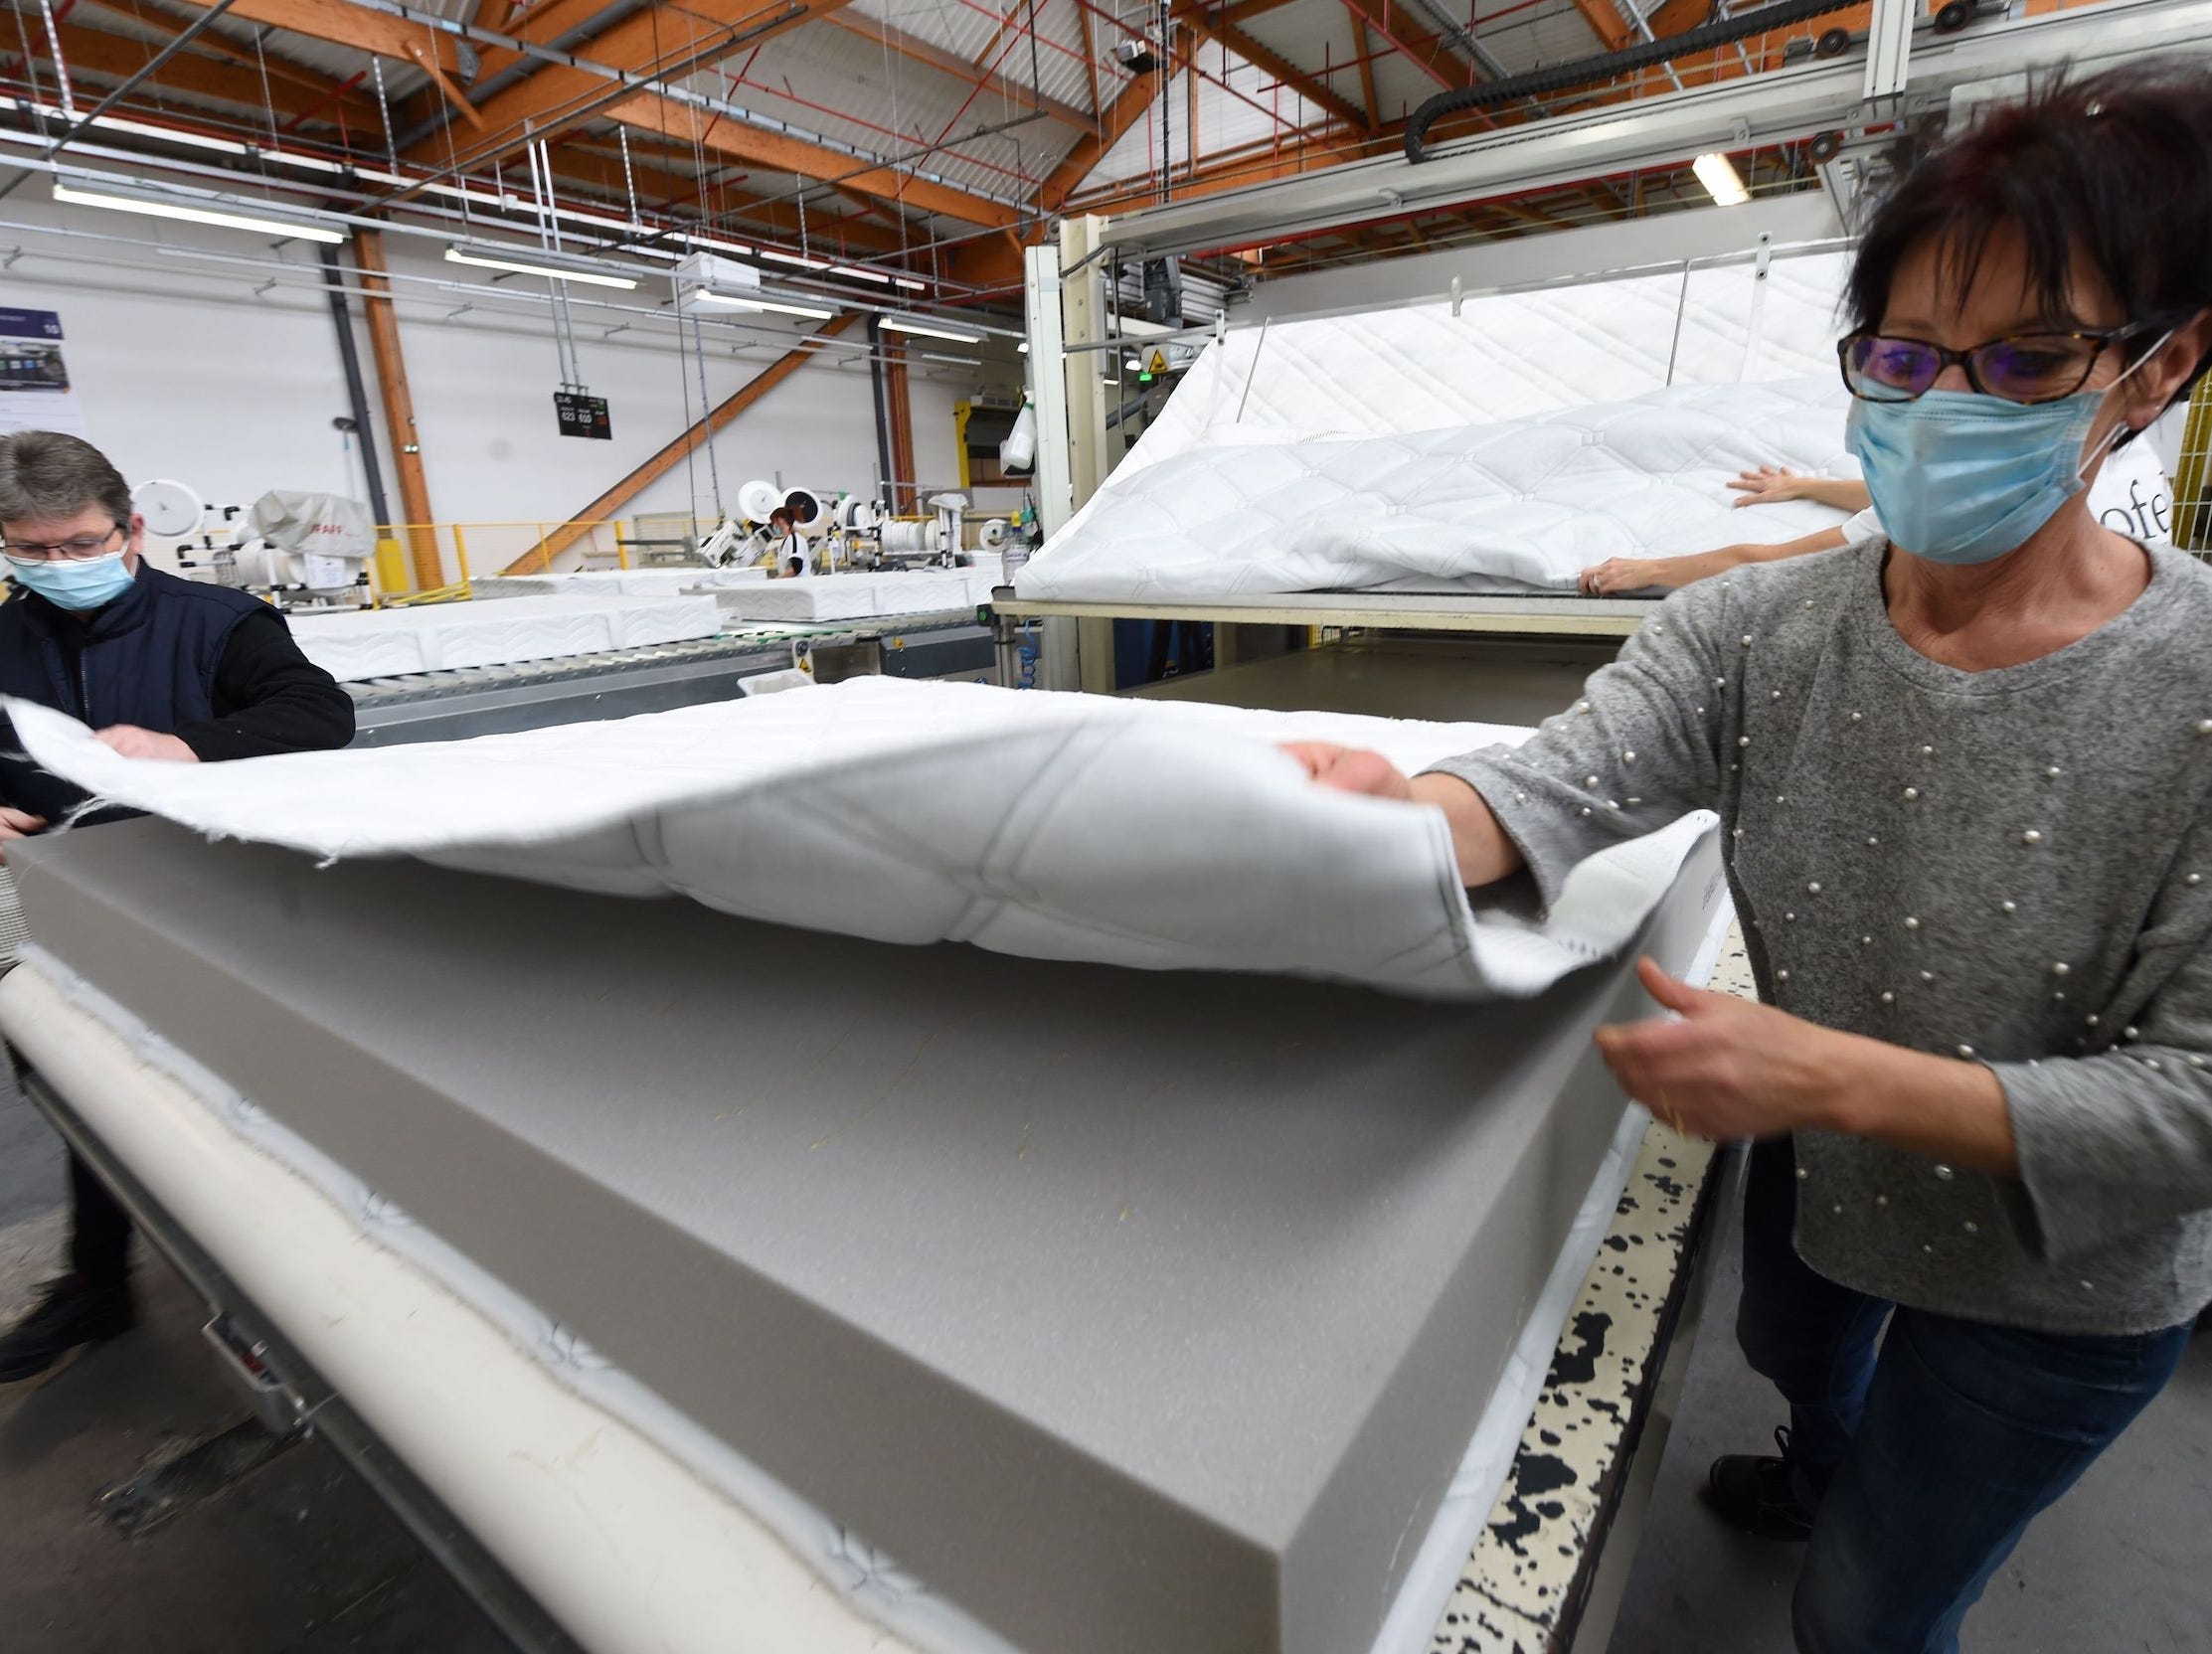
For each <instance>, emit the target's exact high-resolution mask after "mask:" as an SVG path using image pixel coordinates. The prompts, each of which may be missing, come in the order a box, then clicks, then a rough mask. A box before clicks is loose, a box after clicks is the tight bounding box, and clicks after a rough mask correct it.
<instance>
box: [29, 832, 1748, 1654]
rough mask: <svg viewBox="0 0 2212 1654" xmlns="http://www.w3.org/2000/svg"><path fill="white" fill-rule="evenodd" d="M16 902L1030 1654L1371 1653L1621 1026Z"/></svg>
mask: <svg viewBox="0 0 2212 1654" xmlns="http://www.w3.org/2000/svg"><path fill="white" fill-rule="evenodd" d="M10 861H11V863H12V864H16V866H17V871H18V874H19V876H20V879H21V884H22V892H23V899H24V903H25V906H26V908H27V910H28V911H29V915H30V922H31V927H32V931H33V934H34V935H35V936H36V937H37V939H38V940H39V941H40V942H41V943H42V944H43V945H45V946H46V947H47V948H49V949H50V950H51V951H52V952H53V953H54V954H55V955H57V956H58V957H59V958H60V959H61V960H62V961H63V962H64V963H66V964H67V965H69V966H70V967H72V968H73V969H75V970H77V971H78V972H80V973H82V974H83V975H84V976H85V977H86V978H87V979H89V980H90V981H91V982H92V983H93V984H94V985H96V986H97V987H99V988H100V989H102V990H104V991H105V992H106V993H108V994H110V995H112V996H113V997H114V998H116V999H118V1000H120V1001H121V1002H122V1003H123V1004H125V1005H126V1006H129V1007H130V1008H131V1009H132V1010H133V1011H134V1012H135V1013H137V1014H138V1015H139V1016H140V1017H142V1018H143V1019H144V1020H145V1021H146V1022H147V1023H148V1024H150V1025H151V1026H152V1027H153V1028H155V1029H156V1030H158V1031H159V1032H160V1033H162V1034H163V1035H165V1036H167V1037H168V1038H169V1039H171V1040H172V1041H174V1042H175V1043H176V1044H177V1045H179V1046H180V1047H181V1048H183V1049H184V1050H185V1051H186V1052H188V1053H189V1054H190V1055H192V1056H193V1057H194V1058H196V1059H197V1060H198V1061H200V1062H201V1063H203V1064H205V1065H207V1066H208V1067H209V1068H211V1069H213V1070H214V1071H215V1072H216V1073H218V1074H220V1075H223V1076H224V1077H225V1078H226V1079H227V1080H228V1081H229V1082H231V1083H233V1084H235V1085H237V1086H238V1087H239V1089H240V1090H241V1091H243V1092H244V1093H245V1094H246V1095H248V1096H250V1097H252V1098H253V1099H255V1101H257V1102H259V1103H260V1104H262V1105H263V1106H264V1107H266V1108H267V1109H269V1110H270V1111H271V1112H272V1113H273V1114H274V1115H275V1116H276V1117H277V1118H278V1119H280V1120H281V1121H282V1122H283V1123H285V1124H286V1125H288V1126H289V1127H291V1128H292V1129H293V1130H295V1131H297V1132H298V1133H300V1134H301V1135H303V1136H304V1137H306V1138H307V1139H308V1140H309V1141H311V1142H313V1143H314V1144H315V1145H316V1146H317V1147H319V1148H320V1149H322V1150H323V1151H324V1152H325V1153H327V1154H329V1155H331V1156H332V1157H333V1158H335V1159H336V1160H337V1161H339V1162H340V1163H341V1164H343V1165H345V1166H347V1167H348V1168H350V1169H351V1170H352V1171H354V1172H355V1173H356V1174H357V1175H359V1176H361V1177H362V1178H364V1179H366V1180H367V1181H368V1182H370V1183H371V1184H372V1185H374V1186H376V1187H377V1188H379V1189H380V1190H382V1191H383V1192H384V1193H385V1194H386V1195H388V1196H389V1197H390V1198H391V1199H393V1200H395V1201H397V1202H398V1203H399V1204H400V1205H401V1206H403V1207H404V1208H406V1209H407V1210H408V1211H409V1212H411V1213H412V1214H413V1215H414V1216H415V1217H416V1218H417V1219H418V1220H419V1221H421V1222H422V1223H424V1224H425V1225H427V1226H429V1227H430V1228H431V1229H433V1230H434V1231H436V1232H437V1233H439V1234H440V1235H441V1236H442V1237H443V1238H444V1239H446V1240H447V1241H450V1242H451V1243H453V1244H454V1245H456V1246H457V1247H459V1248H460V1249H461V1250H462V1251H464V1252H466V1253H467V1254H469V1255H470V1256H472V1257H473V1258H475V1259H476V1261H477V1262H478V1263H480V1264H481V1265H483V1266H484V1267H486V1268H488V1269H489V1270H491V1271H492V1272H493V1273H494V1274H496V1275H498V1276H499V1277H501V1278H502V1279H504V1280H505V1281H507V1282H508V1283H509V1284H510V1285H511V1286H513V1287H514V1288H515V1289H517V1290H518V1291H520V1292H521V1293H523V1294H524V1295H525V1296H527V1297H528V1298H530V1299H532V1300H533V1301H535V1302H536V1303H537V1304H538V1305H539V1306H540V1307H541V1308H542V1309H544V1310H546V1311H548V1312H549V1313H551V1314H553V1315H555V1316H557V1317H559V1318H560V1319H562V1320H564V1321H565V1322H567V1323H569V1324H570V1325H571V1326H573V1327H574V1328H576V1329H577V1330H578V1331H579V1332H580V1333H581V1334H582V1335H583V1336H584V1337H585V1338H587V1339H589V1340H590V1341H591V1342H592V1343H593V1344H594V1345H596V1347H597V1348H598V1349H599V1350H601V1351H602V1352H604V1353H605V1354H606V1355H608V1356H609V1357H610V1358H611V1359H612V1360H614V1361H615V1362H617V1363H618V1364H620V1365H621V1366H623V1367H625V1368H626V1369H627V1370H629V1371H630V1373H631V1374H632V1375H633V1376H635V1377H636V1378H638V1379H640V1380H642V1381H643V1382H644V1383H646V1384H648V1385H650V1386H652V1387H653V1388H654V1389H655V1390H657V1391H658V1392H659V1393H660V1394H661V1395H662V1396H663V1397H664V1398H665V1399H666V1400H667V1401H669V1402H671V1403H673V1404H674V1405H675V1406H678V1407H680V1408H682V1409H683V1410H684V1411H685V1412H687V1413H689V1414H690V1415H691V1416H692V1417H693V1418H695V1419H697V1420H698V1421H699V1422H700V1423H702V1424H704V1425H705V1426H707V1427H708V1428H710V1429H711V1430H713V1431H715V1432H716V1433H718V1434H719V1435H720V1436H722V1437H723V1438H724V1439H725V1440H727V1441H728V1442H729V1443H731V1444H732V1445H733V1446H735V1447H736V1448H737V1449H738V1450H739V1451H741V1452H743V1453H744V1454H746V1455H748V1456H750V1457H751V1458H752V1459H753V1460H754V1461H755V1462H756V1463H758V1464H759V1465H761V1466H762V1467H763V1468H765V1469H766V1471H768V1472H769V1473H770V1474H772V1475H773V1476H775V1477H777V1478H779V1479H780V1480H781V1481H782V1482H783V1483H784V1484H785V1485H787V1486H788V1487H790V1488H792V1489H793V1490H795V1491H796V1492H797V1493H798V1494H799V1495H800V1496H802V1497H803V1498H805V1499H806V1500H808V1501H810V1502H811V1503H812V1504H813V1505H814V1506H815V1507H816V1508H818V1509H820V1510H821V1511H823V1512H825V1513H826V1514H828V1515H829V1516H830V1517H831V1518H832V1519H833V1520H834V1521H836V1522H838V1523H840V1524H844V1525H846V1526H848V1527H849V1528H850V1529H852V1530H853V1531H854V1532H855V1533H857V1534H858V1535H860V1536H861V1537H863V1538H864V1539H866V1540H867V1541H868V1542H870V1543H872V1544H874V1545H876V1546H879V1547H881V1548H882V1549H883V1550H884V1551H886V1552H887V1553H888V1554H889V1555H890V1556H892V1557H894V1558H896V1559H897V1560H898V1561H899V1562H900V1563H901V1564H902V1565H903V1566H904V1567H906V1568H907V1569H909V1570H911V1571H914V1572H915V1573H917V1574H918V1575H920V1576H921V1577H922V1578H923V1579H925V1580H926V1581H928V1582H929V1584H930V1585H931V1586H932V1587H934V1588H936V1589H937V1590H939V1591H941V1592H943V1593H945V1594H946V1595H948V1596H950V1597H951V1598H952V1599H953V1600H955V1601H957V1602H958V1603H960V1604H961V1605H962V1606H963V1607H965V1608H966V1609H967V1610H968V1611H970V1612H971V1613H973V1614H974V1615H975V1616H977V1617H978V1618H979V1619H981V1620H982V1621H984V1622H985V1623H986V1624H988V1625H990V1626H992V1627H993V1628H995V1629H996V1630H997V1631H999V1632H1000V1633H1001V1634H1002V1635H1003V1636H1004V1637H1005V1638H1006V1639H1008V1640H1009V1641H1010V1642H1012V1643H1013V1644H1014V1645H1016V1646H1017V1647H1020V1648H1023V1649H1026V1650H1030V1651H1032V1654H1129V1651H1132V1650H1141V1651H1143V1654H1246V1651H1252V1654H1354V1651H1359V1650H1364V1649H1366V1647H1367V1646H1368V1643H1369V1641H1370V1640H1371V1639H1372V1637H1373V1635H1374V1632H1375V1629H1376V1627H1377V1626H1378V1625H1379V1624H1380V1621H1381V1618H1382V1615H1383V1613H1384V1611H1385V1609H1386V1607H1387V1606H1388V1604H1389V1602H1390V1600H1391V1597H1392V1594H1393V1592H1394V1590H1395V1588H1396V1585H1397V1582H1398V1578H1399V1575H1400V1572H1401V1571H1402V1570H1403V1569H1404V1568H1405V1567H1406V1566H1407V1564H1408V1563H1409V1562H1410V1561H1411V1559H1412V1557H1413V1554H1414V1553H1415V1551H1416V1550H1417V1549H1418V1540H1419V1536H1420V1534H1421V1533H1423V1532H1424V1531H1425V1530H1426V1528H1427V1526H1428V1523H1429V1520H1430V1518H1431V1516H1432V1515H1433V1513H1434V1512H1435V1510H1436V1508H1437V1504H1438V1501H1439V1499H1440V1497H1441V1496H1442V1494H1443V1493H1444V1491H1445V1489H1446V1484H1447V1482H1448V1480H1449V1478H1450V1475H1451V1472H1452V1470H1453V1468H1454V1466H1455V1465H1456V1463H1457V1460H1458V1459H1459V1457H1460V1455H1461V1453H1462V1452H1463V1451H1464V1448H1465V1445H1466V1443H1467V1441H1468V1439H1469V1437H1470V1436H1471V1434H1472V1431H1473V1427H1474V1424H1475V1422H1476V1420H1477V1418H1478V1417H1479V1415H1480V1413H1481V1411H1482V1408H1483V1406H1484V1405H1485V1402H1486V1400H1487V1398H1488V1395H1489V1392H1490V1390H1491V1387H1492V1385H1493V1383H1494V1382H1495V1379H1496V1376H1497V1373H1498V1371H1499V1368H1500V1366H1501V1364H1502V1362H1503V1360H1504V1358H1505V1355H1506V1353H1507V1351H1508V1349H1509V1347H1510V1345H1511V1344H1512V1342H1513V1339H1514V1337H1515V1335H1516V1333H1517V1331H1518V1329H1519V1327H1520V1325H1521V1322H1522V1317H1523V1314H1524V1312H1525V1308H1526V1306H1527V1304H1528V1303H1529V1301H1530V1300H1531V1299H1532V1298H1533V1297H1534V1296H1535V1294H1536V1292H1537V1291H1538V1289H1539V1287H1540V1286H1541V1284H1542V1282H1543V1280H1544V1279H1545V1276H1546V1275H1547V1273H1548V1272H1549V1271H1550V1270H1551V1268H1552V1267H1553V1264H1554V1262H1555V1259H1556V1258H1557V1256H1558V1253H1559V1248H1560V1246H1561V1243H1562V1241H1563V1238H1564V1236H1565V1233H1566V1230H1567V1228H1568V1226H1569V1224H1570V1222H1571V1220H1572V1218H1573V1216H1574V1214H1575V1212H1576V1211H1577V1209H1578V1207H1579V1205H1580V1203H1581V1202H1582V1200H1583V1198H1584V1196H1585V1194H1586V1192H1587V1190H1588V1187H1589V1185H1590V1182H1591V1179H1592V1178H1593V1176H1594V1175H1595V1173H1596V1169H1597V1167H1598V1165H1599V1164H1600V1163H1601V1161H1602V1159H1603V1158H1604V1155H1605V1151H1606V1149H1607V1146H1608V1144H1609V1142H1610V1140H1611V1138H1612V1136H1613V1134H1614V1131H1615V1128H1616V1123H1617V1121H1618V1118H1619V1112H1620V1108H1621V1098H1620V1094H1619V1092H1618V1091H1617V1089H1616V1088H1615V1086H1614V1085H1613V1083H1612V1082H1611V1080H1610V1078H1609V1077H1608V1075H1606V1073H1605V1071H1604V1069H1603V1067H1602V1065H1600V1064H1599V1063H1598V1062H1597V1060H1596V1059H1595V1056H1594V1054H1593V1053H1592V1050H1591V1045H1590V1033H1591V1030H1592V1029H1593V1027H1594V1026H1595V1025H1596V1024H1597V1023H1599V1022H1600V1021H1602V1020H1606V1019H1608V1018H1615V1017H1621V1016H1628V1015H1637V1014H1642V1013H1643V1012H1645V1011H1646V1010H1647V1009H1648V1005H1647V1002H1646V1001H1645V1000H1644V999H1643V998H1642V995H1641V990H1640V988H1638V987H1637V985H1636V984H1635V982H1634V980H1633V977H1632V975H1630V974H1629V969H1628V963H1627V960H1626V959H1621V960H1616V961H1613V962H1610V963H1607V964H1603V965H1598V966H1595V967H1592V968H1590V969H1588V970H1585V971H1581V972H1578V973H1576V974H1575V975H1573V976H1571V977H1569V978H1567V979H1566V980H1565V981H1563V982H1562V983H1560V984H1559V985H1558V986H1557V987H1555V988H1554V989H1553V990H1552V991H1551V992H1549V993H1547V994H1546V995H1544V996H1543V997H1541V998H1539V999H1536V1000H1533V1001H1524V1002H1517V1003H1511V1004H1500V1005H1495V1006H1489V1007H1472V1008H1470V1007H1466V1006H1445V1005H1432V1004H1426V1003H1421V1002H1416V1001H1412V1000H1405V999H1396V998H1391V997H1387V996H1384V995H1381V994H1377V993H1372V992H1369V991H1366V990H1363V989H1356V988H1348V987H1341V986H1332V985H1326V984H1320V983H1313V982H1306V981H1299V980H1293V979H1289V978H1264V977H1233V976H1213V975H1198V974H1163V973H1152V972H1145V971H1136V970H1122V969H1116V968H1112V967H1107V966H1091V965H1077V964H1052V963H1039V962H1035V961H1030V960H1022V959H1015V958H1008V957H1005V956H1001V955H997V954H991V953H986V952H983V951H981V950H978V949H972V948H967V947H962V946H957V945H942V946H936V947H929V948H904V947H896V946H890V945H886V944H882V943H876V942H867V941H861V940H856V939H852V938H846V937H840V936H831V935H823V934H816V933H812V932H804V931H797V930H789V929H783V928H779V927H774V926H768V925H762V924H757V923H753V922H750V921H746V920H742V919H738V918H734V917H731V916H729V915H727V914H721V913H716V912H713V911H710V910H707V909H705V908H702V907H699V906H697V905H694V904H691V903H687V902H681V901H667V902H644V901H633V900H626V899H621V898H610V897H597V896H591V895H584V894H579V893H574V892H567V891H557V890H551V889H547V888H542V887H539V886H534V885H529V884H524V883H520V882H512V881H507V880H502V879H498V878H489V877H477V876H469V875H463V874H457V873H449V872H444V871H440V870H437V869H433V868H429V867H426V866H422V865H418V864H415V863H410V862H363V863H348V864H341V865H339V866H336V867H333V868H327V869H317V868H316V867H314V866H313V865H312V864H311V863H310V862H309V860H308V859H307V858H305V857H301V856H298V855H294V854H292V853H289V852H285V851H279V850H273V849H268V848H265V847H256V846H246V845H238V844H215V845H211V844H206V843H202V842H200V841H199V840H197V839H196V838H194V837H192V836H191V835H190V834H188V833H186V832H184V831H183V830H181V829H178V828H174V827H171V826H169V825H167V824H164V823H158V822H151V821H141V822H132V823H128V824H124V825H120V826H112V827H103V828H100V829H98V830H96V831H89V832H80V833H74V834H71V835H69V836H67V837H66V838H63V839H60V840H56V841H49V842H39V841H33V843H32V844H31V845H30V846H29V848H28V849H27V850H26V849H24V848H23V847H11V851H10ZM1718 885H1719V874H1718V862H1717V859H1716V855H1715V852H1714V850H1713V847H1712V845H1711V844H1710V843H1708V844H1707V845H1706V846H1705V847H1704V848H1703V849H1702V850H1701V851H1700V852H1699V853H1698V854H1697V855H1696V856H1694V857H1693V858H1692V859H1691V861H1690V862H1689V864H1688V865H1687V867H1686V868H1685V870H1684V872H1683V875H1682V877H1681V878H1680V880H1678V882H1677V884H1676V886H1675V889H1674V892H1673V893H1672V895H1671V896H1670V897H1669V899H1668V900H1667V902H1666V903H1664V904H1663V905H1662V906H1661V907H1660V909H1659V910H1658V911H1657V912H1656V913H1655V914H1654V916H1653V918H1652V920H1651V921H1650V924H1649V926H1648V927H1647V930H1646V933H1645V935H1644V937H1643V940H1642V945H1643V946H1644V947H1645V948H1647V949H1648V950H1650V951H1651V952H1653V953H1654V954H1655V955H1656V956H1657V957H1658V958H1659V959H1660V960H1661V961H1662V963H1666V964H1669V965H1671V966H1674V967H1681V966H1683V965H1685V964H1686V963H1687V962H1688V960H1689V958H1690V957H1691V956H1692V955H1693V954H1694V952H1695V951H1696V949H1697V946H1698V943H1699V941H1700V939H1701V937H1702V936H1703V934H1704V933H1705V931H1706V929H1707V927H1708V925H1709V923H1710V919H1711V915H1712V912H1713V910H1714V904H1715V901H1716V896H1717V890H1718ZM1281 899H1282V900H1285V901H1295V900H1297V893H1296V892H1294V891H1287V892H1283V893H1281ZM269 1307H270V1308H271V1310H272V1312H275V1313H277V1314H279V1315H281V1314H282V1312H283V1307H284V1306H269ZM295 1310H296V1306H295Z"/></svg>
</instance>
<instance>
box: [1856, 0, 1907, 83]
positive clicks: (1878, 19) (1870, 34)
mask: <svg viewBox="0 0 2212 1654" xmlns="http://www.w3.org/2000/svg"><path fill="white" fill-rule="evenodd" d="M1919 16H1920V4H1919V0H1874V18H1873V22H1872V24H1871V26H1870V27H1869V28H1868V30H1867V36H1866V83H1865V92H1864V95H1865V97H1866V98H1867V100H1868V101H1869V102H1881V101H1887V100H1889V99H1892V98H1895V97H1897V96H1898V95H1899V94H1900V93H1902V92H1903V91H1904V90H1905V82H1906V79H1907V77H1908V75H1909V73H1910V71H1909V68H1908V65H1909V63H1910V61H1911V58H1912V52H1913V24H1914V22H1915V21H1916V20H1917V19H1918V18H1919Z"/></svg>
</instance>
